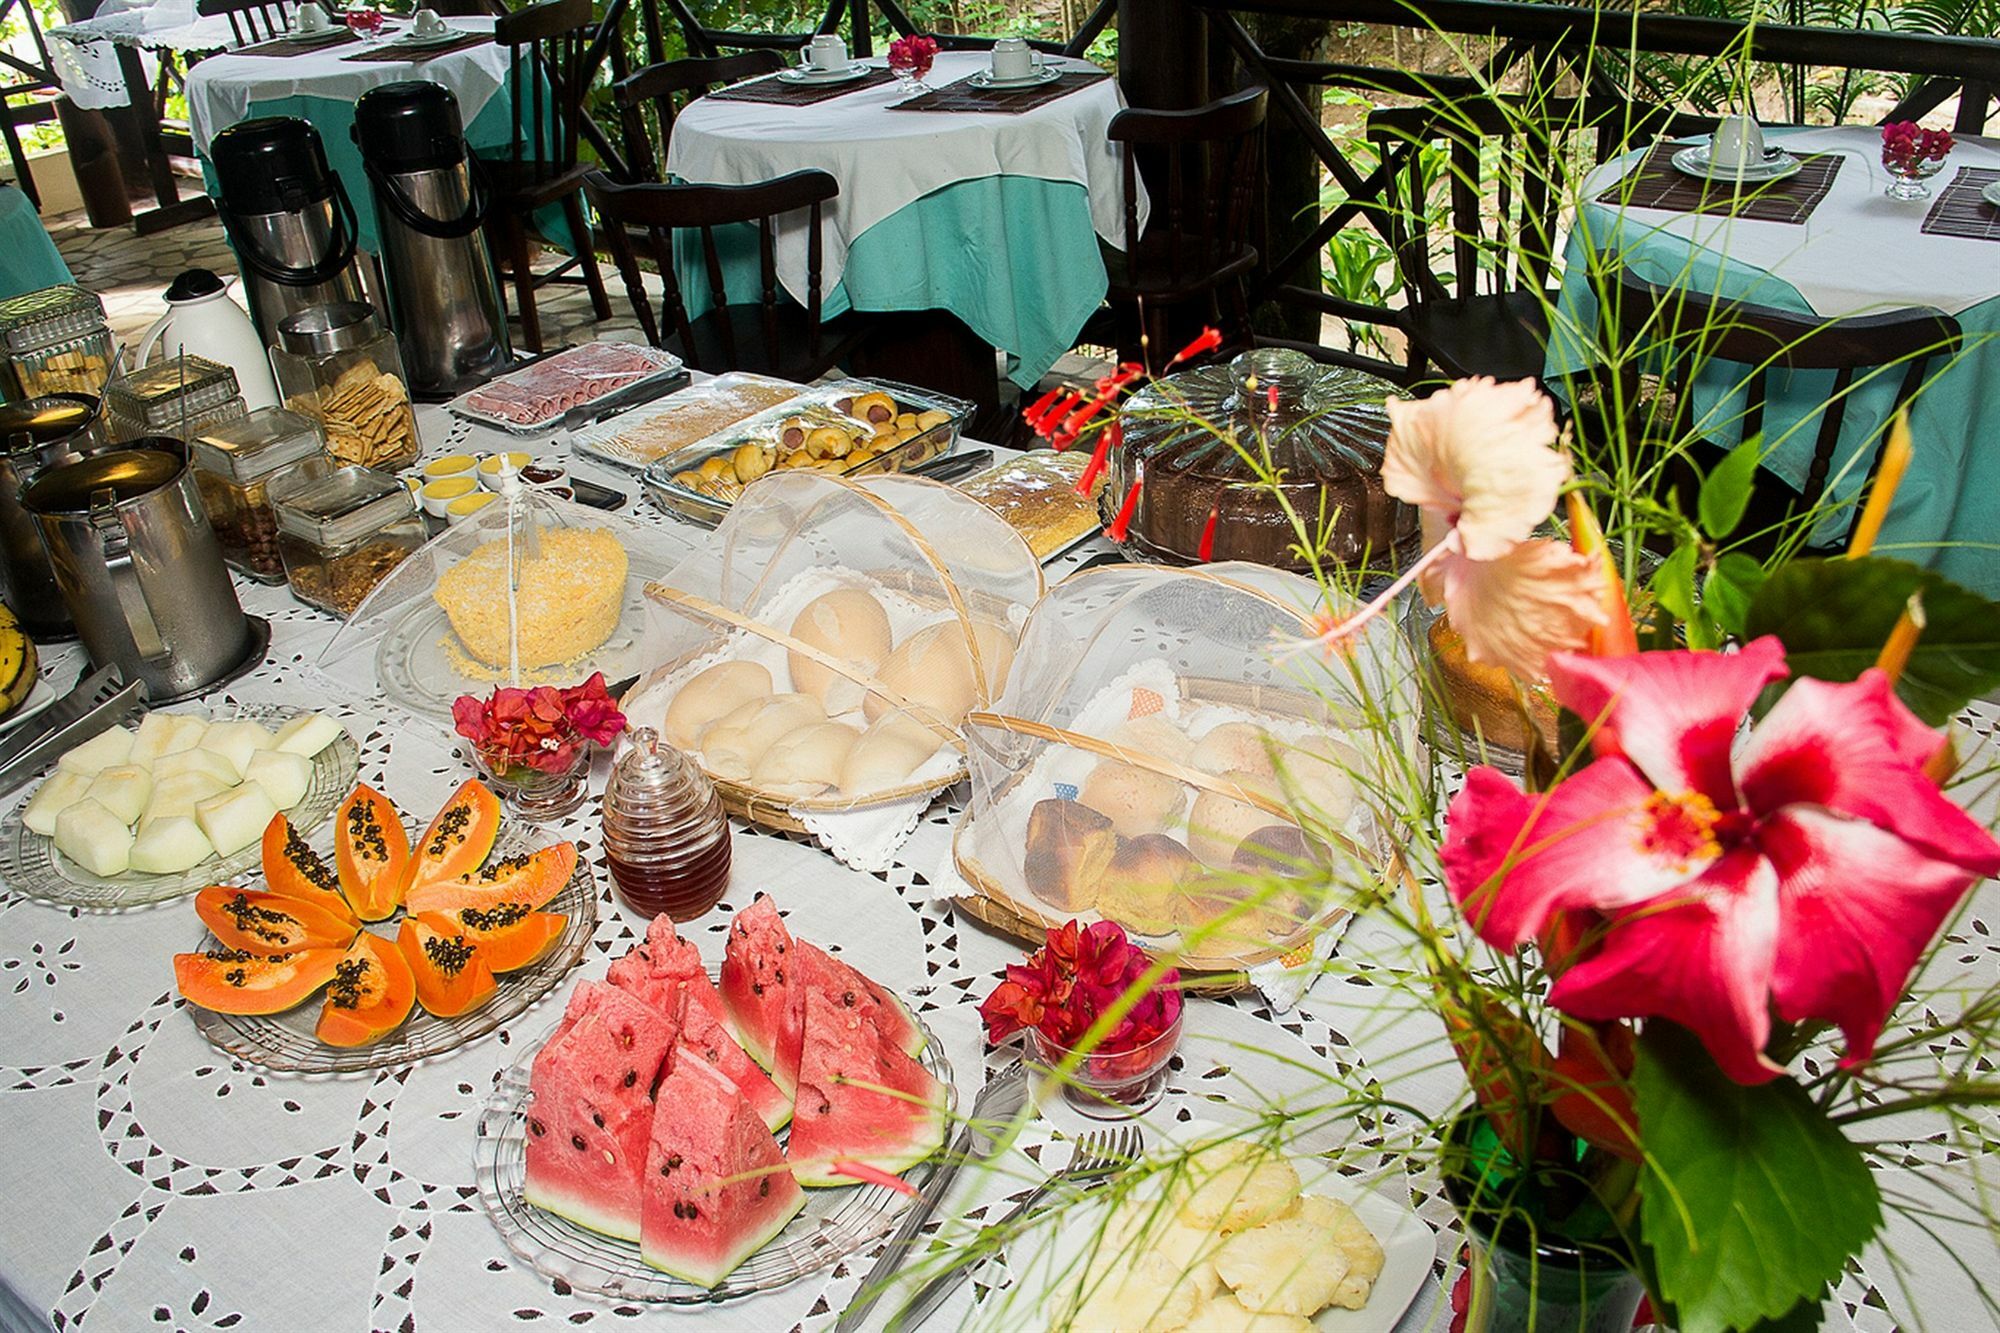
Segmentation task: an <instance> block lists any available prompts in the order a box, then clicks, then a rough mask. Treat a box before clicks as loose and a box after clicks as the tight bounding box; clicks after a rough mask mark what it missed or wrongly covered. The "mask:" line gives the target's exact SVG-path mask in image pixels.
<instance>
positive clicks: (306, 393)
mask: <svg viewBox="0 0 2000 1333" xmlns="http://www.w3.org/2000/svg"><path fill="white" fill-rule="evenodd" d="M271 369H272V370H273V371H275V372H276V374H277V377H278V396H279V397H280V398H282V399H284V403H285V406H286V407H289V408H291V409H292V410H293V411H294V412H299V413H303V414H304V415H306V416H309V417H311V418H313V419H314V420H315V421H317V422H319V423H320V425H321V426H322V427H323V428H324V429H325V430H326V442H327V448H328V449H329V450H330V451H331V452H332V454H333V457H334V461H336V462H339V463H344V464H345V463H352V464H354V465H355V466H357V467H372V468H378V469H380V470H381V471H384V472H394V471H397V470H399V469H401V468H405V467H408V466H409V465H410V464H412V463H414V462H416V461H417V454H418V453H419V452H420V451H421V448H422V446H421V445H420V444H419V442H418V440H417V415H416V412H415V410H414V409H412V408H411V406H410V390H409V386H408V384H407V383H406V382H405V380H404V378H403V353H402V349H401V347H400V345H399V344H398V343H397V342H396V335H395V334H393V333H390V332H389V331H388V330H386V329H384V328H383V327H382V322H381V320H380V319H379V318H377V317H376V314H375V307H374V306H371V305H369V304H367V303H366V302H364V301H341V302H338V303H336V304H334V305H316V306H312V307H309V308H308V309H305V310H301V311H299V312H298V313H297V314H294V315H291V316H288V317H287V318H286V319H285V321H284V322H283V323H281V324H280V325H278V345H277V346H276V347H274V348H272V349H271Z"/></svg>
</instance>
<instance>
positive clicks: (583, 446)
mask: <svg viewBox="0 0 2000 1333" xmlns="http://www.w3.org/2000/svg"><path fill="white" fill-rule="evenodd" d="M805 391H806V386H805V385H803V384H794V383H792V382H791V381H790V380H781V379H773V378H772V377H770V376H768V375H753V374H751V373H749V372H748V371H741V370H732V371H729V372H728V373H726V374H722V375H717V376H716V377H715V378H714V379H709V380H703V381H702V382H701V383H699V384H690V385H689V386H688V387H686V388H685V389H676V390H675V391H674V392H672V393H670V394H667V395H666V396H665V397H662V398H659V399H656V400H654V401H653V402H650V403H646V404H644V405H643V406H640V407H635V408H633V409H632V410H631V411H630V412H624V413H620V414H619V415H618V416H615V417H612V418H610V419H608V420H605V421H597V422H593V423H591V424H590V425H588V426H585V427H583V428H582V429H580V430H577V431H574V432H572V433H571V435H570V439H571V440H572V442H573V443H575V445H576V447H577V448H578V449H579V450H580V451H582V452H583V453H586V454H588V455H590V456H591V457H592V458H595V459H598V460H599V461H601V462H605V463H609V464H611V465H612V466H613V467H621V468H629V469H631V470H633V471H638V470H639V469H641V468H644V467H645V466H647V465H648V464H649V463H651V462H652V461H653V460H654V459H656V458H660V457H663V456H665V455H667V454H670V453H673V452H675V451H677V450H679V449H683V448H686V447H688V446H691V445H697V444H700V443H701V442H703V441H704V440H708V439H711V438H713V437H715V436H718V435H721V434H723V433H724V432H726V431H730V430H734V429H735V428H736V427H737V426H739V425H741V424H742V423H743V422H744V421H745V420H747V419H748V418H750V417H753V416H756V415H757V414H758V413H760V412H762V411H764V410H766V409H767V408H770V407H774V406H778V405H781V404H784V403H787V402H790V401H791V400H792V399H795V398H797V397H798V396H799V395H800V394H802V393H804V392H805Z"/></svg>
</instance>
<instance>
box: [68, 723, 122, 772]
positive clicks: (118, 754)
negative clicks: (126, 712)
mask: <svg viewBox="0 0 2000 1333" xmlns="http://www.w3.org/2000/svg"><path fill="white" fill-rule="evenodd" d="M131 760H132V733H131V732H129V731H127V730H126V729H125V728H123V727H113V728H111V730H109V731H100V732H98V733H97V734H96V735H95V736H92V737H91V738H90V739H89V740H87V741H85V742H84V743H83V744H81V745H79V746H77V747H76V748H75V749H73V750H71V751H69V752H68V753H67V754H65V755H63V757H62V758H60V759H58V760H56V767H57V768H59V769H61V770H62V771H63V772H65V773H81V774H83V775H84V776H85V777H87V778H89V777H96V776H97V774H98V773H99V771H101V770H103V769H107V768H110V767H111V766H112V765H113V764H126V763H130V762H131Z"/></svg>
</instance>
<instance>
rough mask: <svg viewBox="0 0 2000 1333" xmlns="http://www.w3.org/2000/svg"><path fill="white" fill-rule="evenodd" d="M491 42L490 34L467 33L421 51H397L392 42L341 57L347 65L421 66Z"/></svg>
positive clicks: (491, 35)
mask: <svg viewBox="0 0 2000 1333" xmlns="http://www.w3.org/2000/svg"><path fill="white" fill-rule="evenodd" d="M492 42H493V34H492V33H490V32H468V33H466V34H465V36H463V37H460V38H459V39H458V40H457V41H454V42H446V43H445V44H444V45H442V46H427V47H425V48H424V49H423V50H421V51H398V50H397V49H396V44H395V43H394V42H384V43H383V44H382V45H381V46H371V47H369V48H368V49H367V50H366V51H362V52H359V53H357V54H355V55H351V56H342V57H341V60H342V61H344V62H346V63H348V64H371V63H372V64H378V65H421V64H423V63H424V62H425V61H426V60H436V59H437V58H438V57H439V56H448V55H450V54H451V53H452V52H453V51H464V50H467V49H469V48H471V47H475V46H489V45H491V44H492Z"/></svg>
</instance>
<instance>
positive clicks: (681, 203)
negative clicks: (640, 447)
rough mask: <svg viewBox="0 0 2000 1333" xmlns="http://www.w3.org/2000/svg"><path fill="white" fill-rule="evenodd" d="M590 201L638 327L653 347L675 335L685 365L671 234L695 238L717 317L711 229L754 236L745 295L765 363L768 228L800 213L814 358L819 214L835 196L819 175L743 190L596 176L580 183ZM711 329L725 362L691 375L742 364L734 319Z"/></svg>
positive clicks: (690, 336)
mask: <svg viewBox="0 0 2000 1333" xmlns="http://www.w3.org/2000/svg"><path fill="white" fill-rule="evenodd" d="M583 188H584V191H585V193H586V194H587V195H588V196H589V197H590V203H591V206H592V207H593V208H595V209H596V210H597V213H598V216H599V217H600V218H602V219H603V220H604V230H605V233H606V235H607V236H608V238H609V240H610V243H611V254H612V258H613V259H615V260H616V261H617V263H618V273H619V276H620V277H621V278H623V279H624V282H625V290H626V292H627V294H628V295H629V296H630V297H631V300H632V305H633V308H634V309H635V310H636V311H637V312H638V315H639V324H640V327H642V328H643V329H645V331H646V338H647V340H648V341H650V342H651V343H652V344H653V345H654V346H656V347H657V346H660V345H661V344H662V343H663V342H664V340H665V339H664V334H678V335H679V336H680V340H681V348H682V352H683V354H684V355H686V356H687V357H688V358H689V360H690V361H691V362H692V360H693V358H694V355H695V354H696V347H695V337H694V321H693V319H692V318H691V317H690V316H689V314H688V308H687V301H686V299H685V298H684V296H683V294H682V292H681V285H680V279H679V277H678V276H677V274H676V273H675V270H674V233H675V232H676V231H686V232H693V233H696V234H697V235H698V237H699V240H700V244H701V253H702V264H703V268H704V271H705V272H706V273H707V275H708V290H709V296H710V299H711V301H712V303H713V305H714V307H715V308H716V309H718V310H720V309H722V308H723V307H726V306H729V305H732V304H749V302H748V301H742V300H740V299H739V300H732V299H731V295H730V292H729V290H728V284H727V281H726V278H725V274H724V272H723V263H722V252H721V250H720V249H719V248H718V247H717V244H716V229H717V228H720V227H727V226H729V225H731V224H733V223H751V224H754V225H755V227H756V229H757V264H758V268H757V273H758V290H757V292H756V293H755V295H754V298H753V299H754V300H755V302H756V304H757V305H758V306H759V307H760V308H761V311H762V319H761V320H760V321H759V332H760V333H761V337H762V340H763V344H764V358H765V364H767V365H775V364H777V363H778V362H779V360H780V359H781V349H780V346H779V343H780V339H779V332H778V329H779V323H778V306H779V302H780V301H781V300H782V299H783V293H782V292H781V291H780V290H779V287H778V264H777V249H776V244H777V220H778V219H779V218H780V217H782V216H784V215H785V214H787V213H793V212H797V211H798V210H800V209H805V210H807V211H808V213H809V217H808V218H807V231H806V289H807V290H806V318H807V325H808V328H809V330H810V333H809V338H810V346H809V348H808V352H809V354H810V355H813V356H817V355H818V354H819V339H820V269H821V266H822V260H821V241H820V206H821V205H822V204H824V203H826V201H827V200H829V199H832V198H834V197H835V196H836V195H838V194H839V193H840V184H839V182H838V181H836V180H834V178H833V177H832V176H830V175H828V174H827V173H826V172H824V171H795V172H793V173H792V174H790V175H789V176H780V177H778V178H777V179H776V180H769V181H759V182H757V183H756V184H752V185H661V184H657V183H641V184H636V185H619V184H617V183H616V182H614V181H613V180H612V179H611V178H610V177H609V176H606V175H605V174H604V173H603V172H601V171H591V172H589V173H587V174H586V175H585V176H584V178H583ZM635 241H641V242H643V244H645V246H646V247H647V250H648V253H649V254H650V255H651V257H652V259H653V260H654V262H655V263H656V264H658V266H659V270H660V284H661V286H662V287H664V288H665V293H664V295H663V296H662V298H661V301H660V318H659V319H658V320H657V321H656V320H655V319H654V318H653V311H652V307H651V305H650V303H649V302H648V300H647V298H646V292H645V288H644V286H643V285H642V283H641V280H640V272H639V255H638V245H637V244H635ZM715 323H716V324H717V325H718V326H719V328H720V338H721V342H722V359H723V360H724V361H725V362H727V363H729V364H726V365H725V364H718V365H713V366H702V365H697V366H696V367H695V368H696V369H697V370H707V371H714V372H721V371H724V370H730V369H733V368H734V367H735V366H736V365H738V364H740V363H741V361H742V350H741V349H740V348H739V346H738V344H737V341H736V321H734V320H732V319H720V320H717V321H715Z"/></svg>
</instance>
